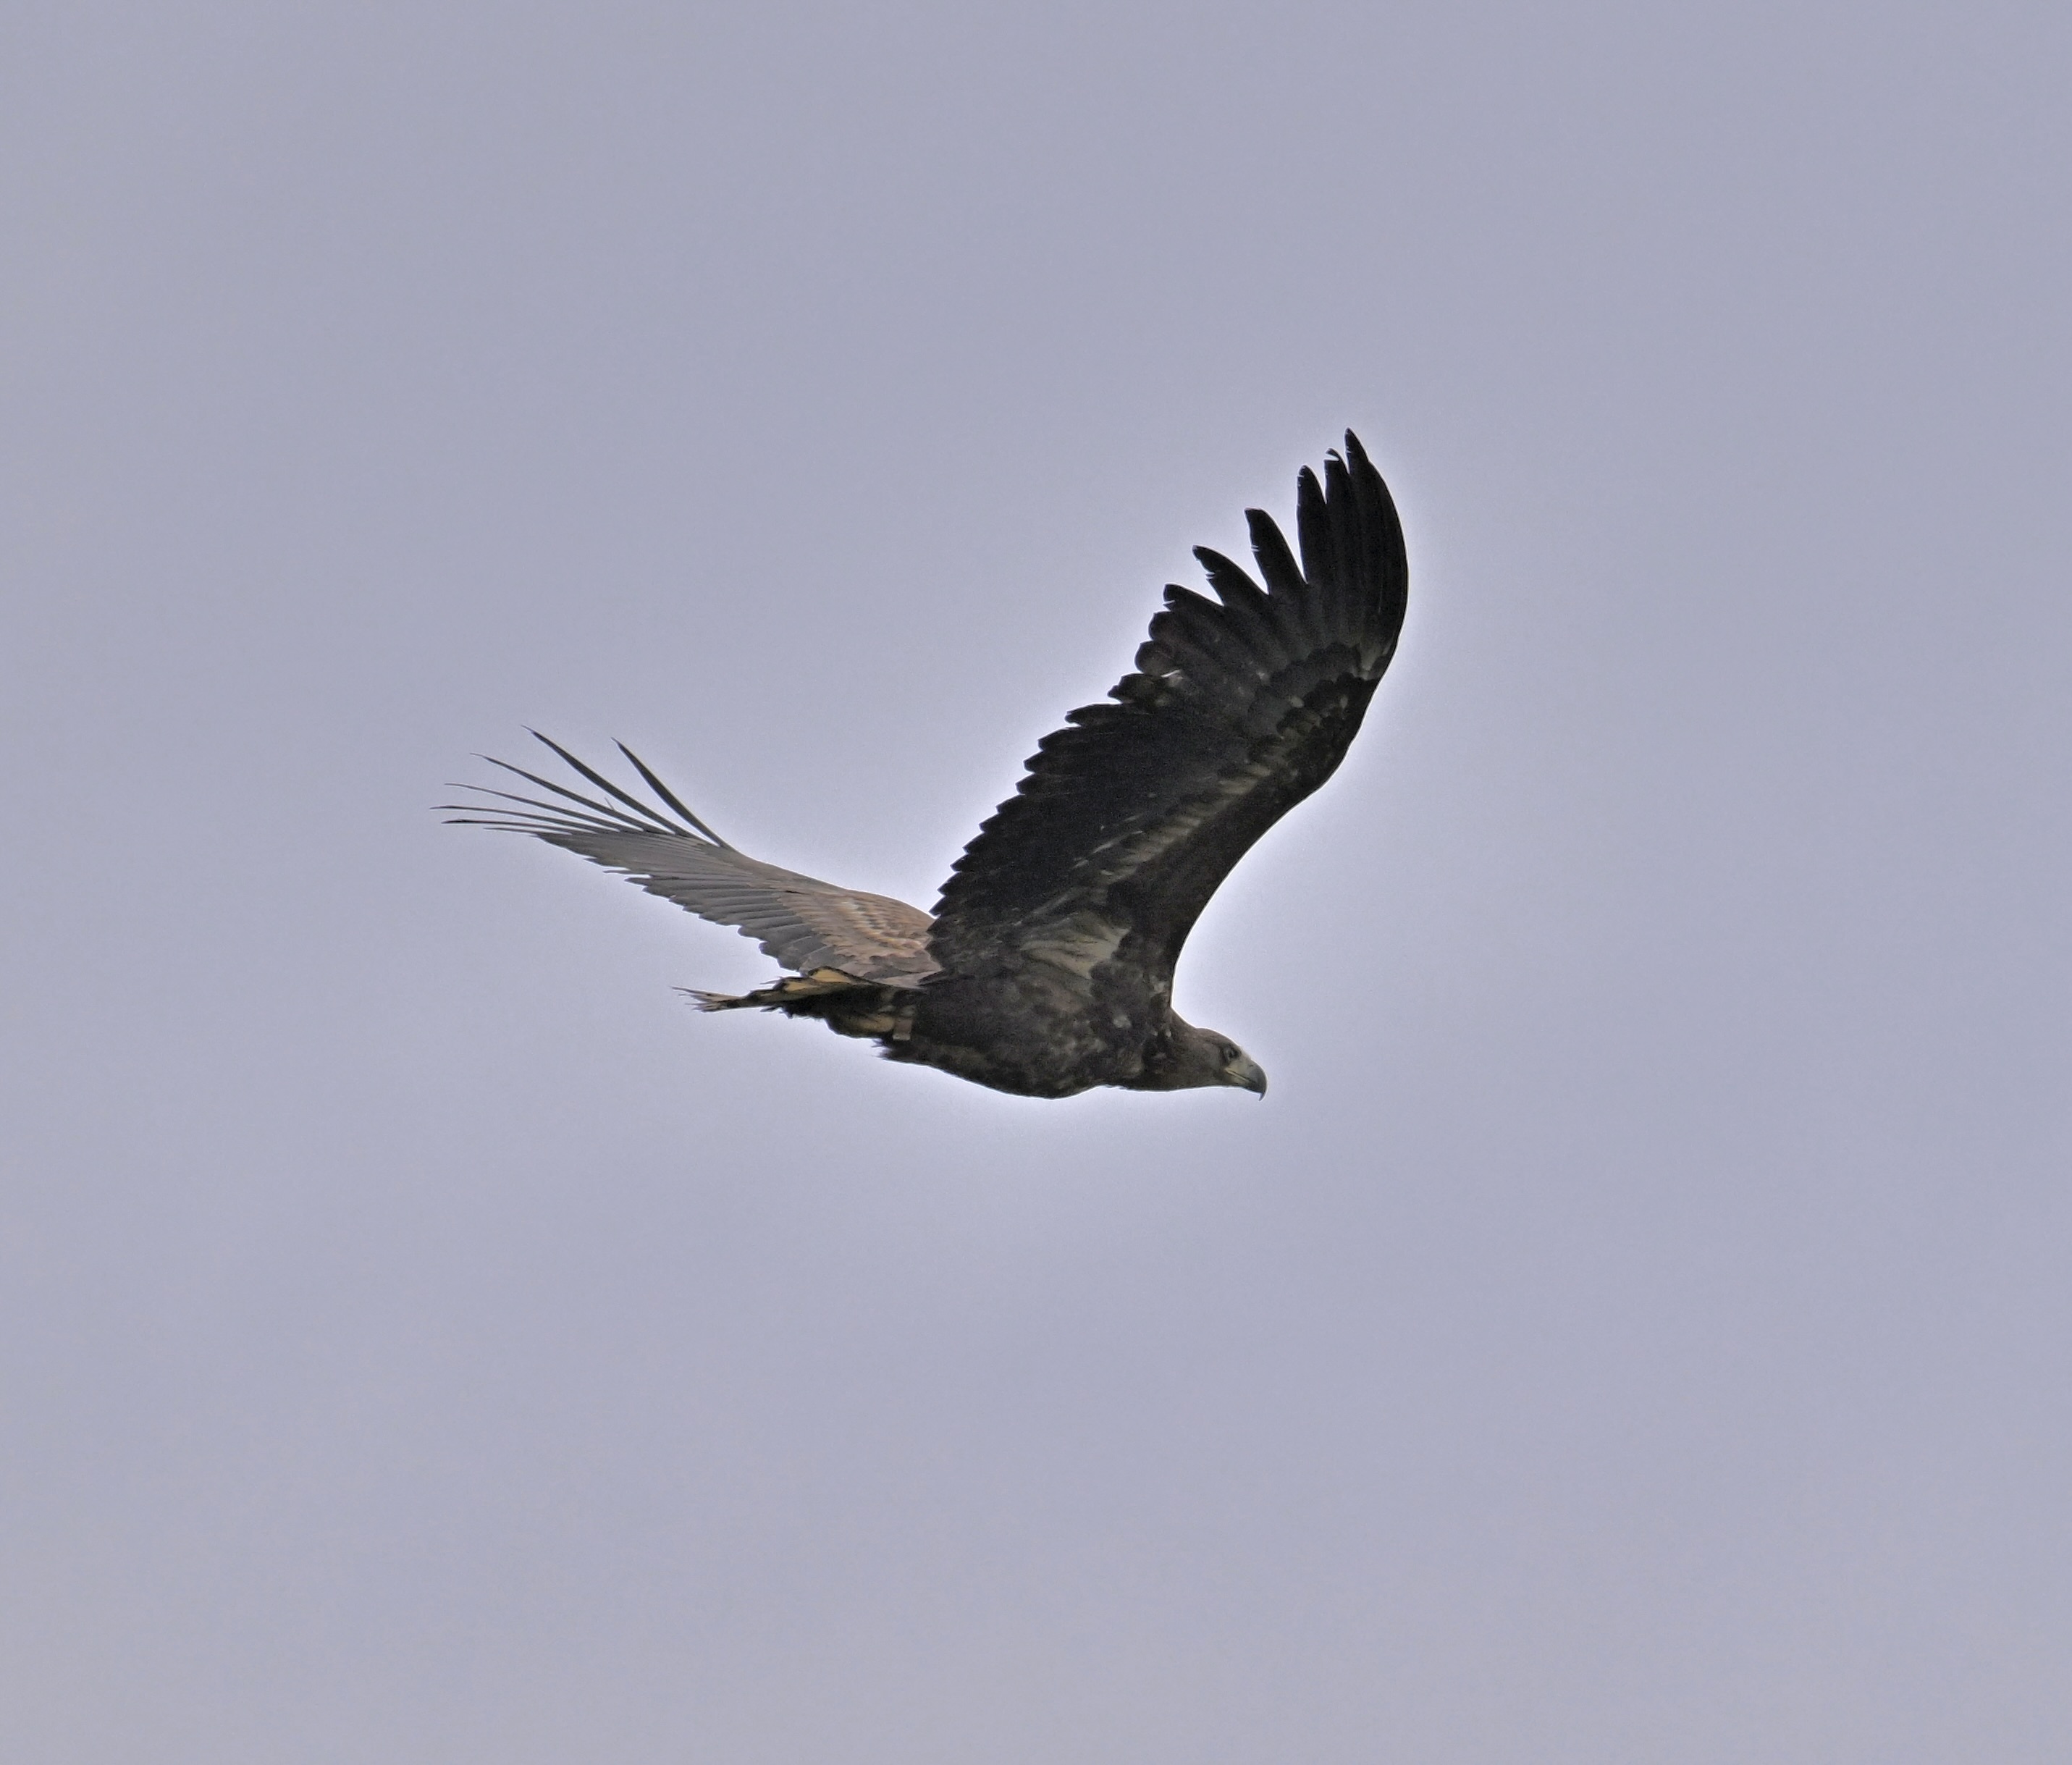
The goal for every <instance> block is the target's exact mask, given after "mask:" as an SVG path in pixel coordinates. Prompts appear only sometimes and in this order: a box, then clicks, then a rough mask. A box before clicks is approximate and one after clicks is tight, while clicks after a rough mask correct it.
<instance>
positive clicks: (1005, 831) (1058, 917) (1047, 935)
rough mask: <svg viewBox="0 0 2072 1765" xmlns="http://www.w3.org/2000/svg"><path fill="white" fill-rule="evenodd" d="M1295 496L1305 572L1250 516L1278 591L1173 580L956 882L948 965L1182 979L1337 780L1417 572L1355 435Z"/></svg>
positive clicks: (1273, 533) (1259, 554)
mask: <svg viewBox="0 0 2072 1765" xmlns="http://www.w3.org/2000/svg"><path fill="white" fill-rule="evenodd" d="M1296 492H1297V499H1296V522H1297V534H1298V537H1299V538H1300V541H1301V549H1302V562H1301V565H1300V566H1297V563H1296V562H1295V558H1294V557H1293V553H1291V552H1290V551H1289V548H1288V542H1287V541H1286V540H1285V538H1283V537H1281V529H1279V528H1278V527H1276V526H1275V525H1274V524H1273V522H1272V520H1270V519H1269V518H1268V516H1266V515H1264V514H1263V513H1262V512H1260V511H1259V510H1258V509H1248V511H1246V520H1247V521H1248V523H1249V525H1250V527H1251V533H1252V555H1253V557H1255V558H1256V560H1257V562H1258V565H1259V570H1260V575H1261V576H1262V577H1263V578H1264V586H1263V587H1262V586H1260V583H1258V582H1254V581H1253V580H1252V578H1251V577H1250V576H1249V575H1248V574H1246V573H1245V571H1244V570H1242V569H1241V568H1240V567H1239V566H1237V565H1236V564H1234V563H1232V562H1231V561H1230V560H1229V559H1228V558H1227V557H1222V556H1220V555H1219V553H1215V552H1212V551H1209V550H1207V549H1197V550H1196V552H1195V553H1194V555H1195V557H1198V559H1200V560H1201V562H1202V566H1203V568H1204V569H1205V570H1207V573H1208V578H1209V583H1210V586H1211V587H1212V588H1214V589H1215V592H1216V595H1217V597H1218V599H1216V600H1214V601H1211V600H1209V599H1206V598H1205V597H1203V596H1202V595H1198V594H1195V593H1194V592H1192V591H1191V590H1187V589H1184V588H1178V587H1173V588H1168V589H1167V590H1165V611H1163V612H1161V613H1160V614H1159V615H1157V617H1156V618H1154V619H1153V620H1152V622H1151V635H1150V640H1149V642H1147V643H1146V644H1145V645H1144V646H1143V647H1142V648H1141V649H1139V650H1138V652H1137V669H1136V672H1135V673H1130V674H1127V675H1125V676H1124V677H1123V678H1122V680H1121V681H1120V682H1119V683H1118V684H1117V685H1116V686H1115V687H1114V688H1113V689H1112V691H1111V692H1110V693H1109V694H1108V702H1107V703H1104V704H1100V705H1089V706H1083V708H1081V709H1080V710H1076V711H1074V712H1072V713H1071V714H1070V715H1069V716H1068V717H1067V718H1066V726H1065V727H1064V728H1063V729H1061V730H1058V731H1056V732H1055V733H1054V734H1050V735H1047V736H1046V737H1045V738H1044V739H1043V740H1042V742H1041V743H1039V744H1038V751H1037V753H1036V755H1034V758H1033V759H1030V762H1029V771H1028V775H1027V776H1026V777H1025V778H1024V779H1023V780H1022V783H1021V784H1020V786H1019V787H1018V788H1017V790H1016V792H1015V794H1014V795H1013V796H1012V797H1010V798H1009V799H1008V800H1007V801H1006V802H1005V803H1003V804H1001V806H1000V808H999V810H998V811H997V813H995V814H994V815H993V817H992V818H991V819H990V820H989V821H987V822H986V823H985V825H984V826H982V827H981V828H980V829H979V833H978V837H976V839H974V840H973V841H972V842H971V844H970V845H968V846H966V847H965V848H964V856H963V857H962V858H960V859H959V860H958V861H957V863H956V867H955V869H954V870H953V871H952V874H951V877H950V879H949V881H948V882H947V883H945V884H944V885H943V894H942V899H941V900H940V901H939V903H937V904H936V908H935V928H934V931H933V932H932V933H931V937H930V948H931V951H932V952H933V953H934V955H935V960H936V961H938V962H939V963H940V964H941V965H943V967H944V968H947V969H966V970H970V969H984V968H988V967H994V966H997V965H999V963H1000V962H1001V961H1002V960H1003V959H1005V960H1010V961H1011V960H1014V959H1016V958H1017V957H1018V958H1019V959H1021V960H1030V959H1034V960H1047V961H1058V962H1063V963H1064V964H1065V965H1067V966H1079V967H1082V968H1083V965H1084V964H1086V963H1087V961H1090V960H1100V959H1101V958H1102V957H1104V955H1105V954H1107V953H1108V952H1118V951H1120V950H1121V949H1122V948H1123V947H1124V944H1125V943H1127V944H1128V946H1129V948H1130V950H1131V951H1132V952H1133V953H1134V954H1135V956H1136V957H1137V959H1138V960H1140V961H1143V962H1145V963H1146V964H1148V965H1151V966H1152V967H1153V969H1154V970H1158V969H1162V971H1163V972H1164V973H1165V974H1167V975H1169V976H1170V972H1171V966H1172V965H1173V964H1174V962H1175V961H1178V957H1179V954H1180V949H1181V946H1182V944H1184V943H1185V942H1186V937H1187V933H1188V932H1190V930H1191V929H1192V928H1193V927H1194V921H1195V920H1196V919H1197V918H1198V916H1199V915H1200V913H1201V911H1202V908H1203V907H1206V906H1207V904H1208V901H1209V897H1210V896H1211V895H1213V894H1215V891H1216V888H1217V887H1218V886H1219V884H1220V883H1221V882H1222V881H1223V878H1225V877H1226V876H1227V875H1228V874H1230V871H1231V867H1232V866H1234V865H1235V863H1236V862H1237V861H1238V860H1239V858H1242V857H1243V856H1244V854H1245V853H1246V852H1247V851H1248V850H1249V849H1250V848H1251V846H1252V842H1253V841H1256V839H1258V838H1259V837H1260V835H1261V834H1262V833H1264V832H1265V831H1266V830H1267V829H1268V828H1270V827H1271V826H1272V825H1273V824H1274V823H1275V822H1276V821H1279V820H1280V819H1281V817H1282V816H1283V815H1285V813H1287V812H1288V811H1289V809H1290V808H1293V807H1294V805H1295V804H1297V803H1299V802H1301V800H1302V799H1303V798H1304V797H1305V796H1309V793H1310V792H1312V791H1313V790H1315V789H1316V788H1317V787H1318V785H1320V784H1322V783H1323V782H1324V780H1326V779H1327V778H1329V777H1330V776H1331V774H1332V772H1333V771H1335V770H1336V769H1337V767H1338V762H1339V761H1340V760H1341V759H1343V758H1344V757H1345V752H1346V748H1347V747H1349V746H1350V743H1351V742H1352V739H1353V737H1354V735H1355V734H1357V733H1358V731H1359V726H1360V720H1361V718H1363V716H1364V715H1365V714H1366V711H1367V701H1368V700H1369V699H1371V697H1373V696H1374V689H1375V685H1376V683H1378V682H1379V680H1380V679H1381V677H1382V673H1383V670H1384V669H1387V666H1388V664H1389V660H1390V658H1391V657H1392V656H1393V655H1394V654H1395V653H1396V636H1397V633H1398V632H1400V630H1401V628H1402V625H1403V615H1404V603H1405V599H1406V595H1407V593H1408V580H1409V576H1408V564H1407V562H1406V561H1405V557H1404V545H1403V529H1402V527H1401V525H1400V523H1399V522H1398V520H1397V519H1396V505H1395V504H1394V503H1393V501H1392V500H1391V499H1390V496H1389V494H1388V488H1387V485H1385V484H1384V483H1383V482H1382V479H1381V475H1380V474H1379V472H1377V471H1375V469H1374V467H1373V466H1372V465H1371V464H1370V463H1368V460H1367V455H1366V453H1365V451H1363V449H1362V448H1361V446H1360V444H1359V440H1358V439H1357V438H1355V436H1353V435H1352V434H1350V433H1348V434H1347V435H1346V451H1345V457H1344V458H1343V459H1340V458H1339V457H1338V455H1335V454H1334V455H1331V456H1330V459H1329V461H1328V463H1326V467H1325V471H1324V480H1323V482H1322V483H1321V484H1319V483H1318V480H1317V478H1316V476H1315V475H1314V474H1313V473H1312V472H1311V471H1309V469H1308V468H1307V467H1305V468H1304V469H1303V471H1302V472H1301V475H1300V477H1299V478H1298V479H1297V481H1296Z"/></svg>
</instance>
